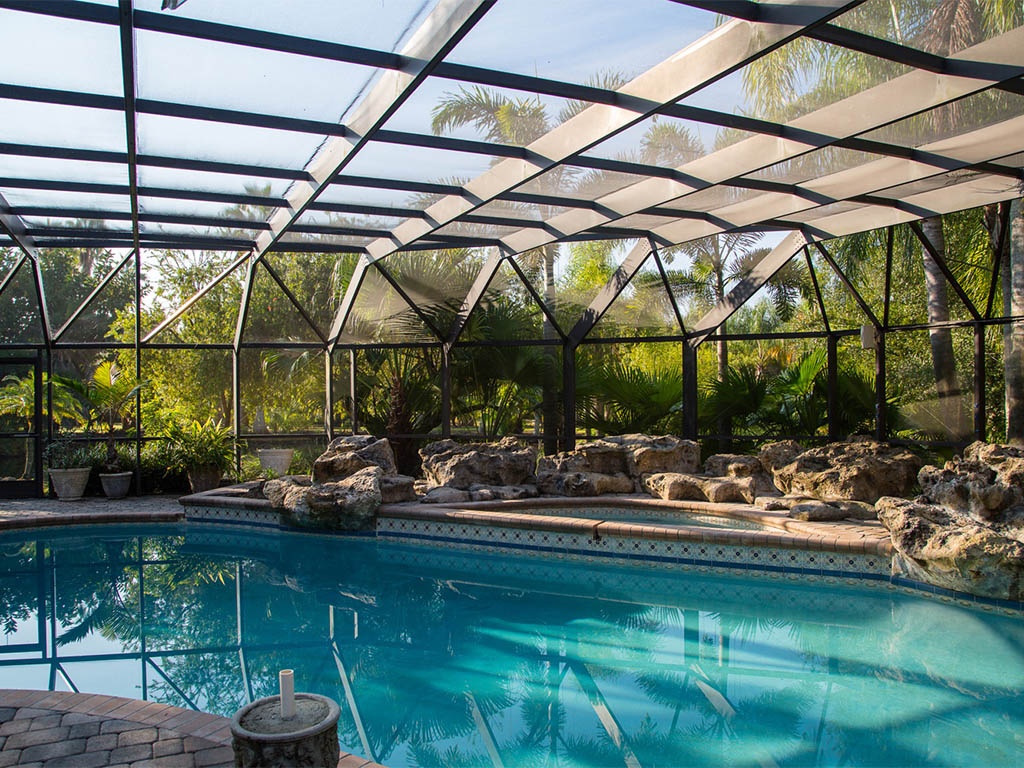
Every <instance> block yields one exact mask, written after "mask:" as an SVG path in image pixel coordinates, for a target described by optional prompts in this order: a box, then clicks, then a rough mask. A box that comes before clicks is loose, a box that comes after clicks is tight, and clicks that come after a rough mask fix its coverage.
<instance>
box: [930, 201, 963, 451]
mask: <svg viewBox="0 0 1024 768" xmlns="http://www.w3.org/2000/svg"><path fill="white" fill-rule="evenodd" d="M921 229H923V230H924V233H925V236H927V238H928V239H929V240H930V241H931V243H932V245H933V246H934V247H935V250H936V251H937V252H938V253H939V255H940V256H943V257H944V256H945V254H946V241H945V237H944V235H943V231H942V217H940V216H935V217H932V218H929V219H922V220H921ZM921 257H922V259H923V261H924V280H925V286H926V288H927V289H928V322H929V323H933V324H934V323H945V322H948V320H949V298H948V293H947V286H946V276H945V275H943V274H942V270H941V269H939V267H938V265H937V264H936V263H935V261H934V260H933V259H932V257H931V256H929V255H928V251H927V250H925V248H924V247H923V246H922V248H921ZM928 338H929V342H930V344H931V351H932V367H933V368H934V371H935V389H936V391H937V394H938V414H937V415H938V417H939V419H940V421H941V423H942V426H943V427H944V428H945V429H946V430H947V431H948V433H949V436H950V437H952V438H954V439H959V438H961V437H963V436H964V434H965V425H966V419H965V417H964V412H963V403H962V402H961V397H960V383H959V380H958V379H957V375H956V357H954V355H953V333H952V331H951V330H950V329H949V328H932V329H931V330H930V331H929V332H928Z"/></svg>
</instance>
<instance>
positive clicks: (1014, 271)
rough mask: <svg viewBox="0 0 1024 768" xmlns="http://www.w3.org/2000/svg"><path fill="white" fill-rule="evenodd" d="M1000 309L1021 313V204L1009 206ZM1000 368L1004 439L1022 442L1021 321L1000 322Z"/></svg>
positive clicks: (1023, 366)
mask: <svg viewBox="0 0 1024 768" xmlns="http://www.w3.org/2000/svg"><path fill="white" fill-rule="evenodd" d="M1000 272H1001V277H1002V287H1003V313H1004V314H1005V315H1006V316H1019V315H1024V205H1022V204H1021V201H1020V200H1015V201H1014V203H1013V205H1012V207H1011V208H1010V248H1009V254H1008V255H1004V257H1003V265H1002V269H1001V270H1000ZM1003 370H1004V375H1005V381H1006V387H1005V388H1006V442H1008V443H1012V444H1014V445H1024V322H1016V323H1009V324H1006V325H1004V326H1003Z"/></svg>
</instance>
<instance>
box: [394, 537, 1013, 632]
mask: <svg viewBox="0 0 1024 768" xmlns="http://www.w3.org/2000/svg"><path fill="white" fill-rule="evenodd" d="M377 536H378V538H379V539H381V540H383V541H384V542H387V543H389V544H398V545H410V546H416V547H419V548H420V549H422V548H423V545H429V546H430V547H432V548H437V549H439V550H442V551H444V550H447V551H463V552H475V553H492V554H502V555H524V554H525V555H528V556H533V557H536V558H543V559H546V560H555V561H572V562H580V563H599V562H603V563H612V564H615V565H625V566H640V567H643V568H648V569H651V568H653V569H658V570H667V571H693V572H697V573H708V574H715V573H719V574H732V575H743V576H750V575H751V574H758V575H760V576H768V577H775V578H797V577H799V578H801V579H806V578H808V577H810V578H813V579H815V580H817V579H821V580H823V581H824V582H826V583H849V584H856V585H860V586H867V585H877V586H879V587H882V586H884V587H887V588H889V589H895V590H897V591H900V592H903V593H906V594H911V595H914V596H917V597H920V596H921V595H922V593H924V594H925V595H927V596H931V597H935V598H938V599H940V600H943V601H945V602H951V603H956V604H960V605H969V606H975V607H979V608H982V609H985V610H1000V611H1005V612H1009V613H1012V614H1014V615H1019V613H1020V612H1022V611H1024V603H1020V602H1016V603H1015V602H1013V601H1008V600H997V599H994V598H985V597H977V596H975V595H970V594H967V593H963V592H954V591H953V590H947V589H942V588H940V587H933V586H932V585H930V584H924V583H921V582H918V581H914V580H911V579H907V578H904V577H902V576H900V575H899V574H894V573H893V572H892V560H891V557H889V556H885V555H881V554H877V553H872V554H868V553H864V552H853V551H846V552H840V551H834V550H824V549H817V550H815V549H810V550H804V549H799V548H793V547H786V548H782V547H762V546H749V545H743V544H724V543H718V544H716V543H710V542H697V541H685V540H681V541H668V540H657V539H646V538H642V537H634V536H629V537H626V536H608V535H602V536H599V537H595V536H594V535H591V534H587V533H582V532H568V531H561V532H559V531H544V530H526V529H519V528H511V527H507V526H504V525H501V526H489V525H481V524H479V523H475V522H474V523H469V522H459V521H451V522H443V521H437V520H421V519H410V518H396V517H380V518H378V520H377ZM523 570H524V568H521V567H519V566H518V565H517V567H516V569H515V572H516V573H517V574H521V573H522V572H523Z"/></svg>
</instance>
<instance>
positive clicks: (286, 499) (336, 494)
mask: <svg viewBox="0 0 1024 768" xmlns="http://www.w3.org/2000/svg"><path fill="white" fill-rule="evenodd" d="M382 475H383V471H382V470H381V468H380V467H378V466H371V467H364V468H363V469H360V470H359V471H357V472H355V473H354V474H352V475H350V476H349V477H346V478H345V479H343V480H338V481H334V482H328V483H314V482H312V481H310V480H309V479H308V478H305V477H293V476H289V477H283V478H280V479H278V480H268V481H267V482H266V483H265V484H264V486H263V492H264V494H265V495H266V497H267V500H268V501H270V504H271V506H273V507H274V508H275V509H278V510H280V511H281V521H282V522H284V523H286V524H288V525H294V526H297V527H300V528H324V529H328V530H370V529H372V528H373V526H374V520H375V517H376V514H377V508H378V507H379V506H380V504H381V476H382Z"/></svg>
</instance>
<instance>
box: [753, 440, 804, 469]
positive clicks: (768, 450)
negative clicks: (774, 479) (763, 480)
mask: <svg viewBox="0 0 1024 768" xmlns="http://www.w3.org/2000/svg"><path fill="white" fill-rule="evenodd" d="M803 450H804V449H803V446H801V445H800V443H798V442H797V441H796V440H780V441H778V442H775V443H765V444H764V445H762V446H761V450H760V451H759V452H758V454H757V458H758V460H759V461H760V462H761V467H762V468H763V469H764V471H765V472H767V473H768V474H771V473H772V472H774V471H775V470H776V469H780V468H782V467H784V466H786V465H787V464H789V463H791V462H792V461H793V460H794V459H795V458H796V457H797V456H799V455H800V454H801V453H803Z"/></svg>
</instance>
